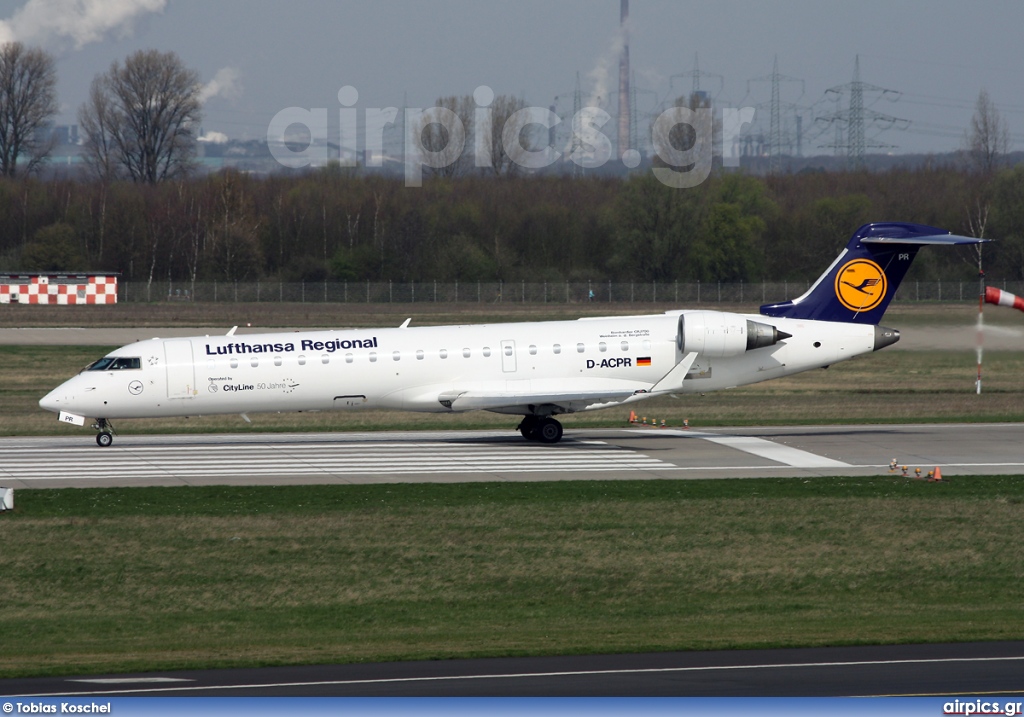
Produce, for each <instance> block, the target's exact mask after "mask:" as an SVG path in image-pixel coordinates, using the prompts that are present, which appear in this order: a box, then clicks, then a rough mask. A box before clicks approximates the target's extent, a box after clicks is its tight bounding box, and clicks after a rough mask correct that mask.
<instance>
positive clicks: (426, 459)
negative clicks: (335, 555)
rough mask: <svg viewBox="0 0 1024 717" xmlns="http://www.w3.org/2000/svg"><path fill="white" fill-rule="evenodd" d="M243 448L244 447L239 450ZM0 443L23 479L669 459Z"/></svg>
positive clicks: (446, 449) (547, 449) (630, 467)
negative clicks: (53, 447)
mask: <svg viewBox="0 0 1024 717" xmlns="http://www.w3.org/2000/svg"><path fill="white" fill-rule="evenodd" d="M240 450H244V451H245V455H244V456H242V455H239V453H238V451H240ZM39 455H40V451H38V450H36V451H6V450H0V466H3V468H2V469H0V475H3V476H5V477H8V478H12V479H16V480H23V481H49V480H66V479H81V480H104V479H115V478H119V477H123V476H124V475H131V476H132V477H133V478H156V479H167V478H177V479H181V480H187V479H190V478H201V477H211V478H230V477H244V476H265V477H266V476H275V477H276V476H311V475H319V476H325V477H343V476H352V475H370V476H403V475H416V474H420V475H427V474H452V475H455V474H464V473H491V474H505V475H507V474H532V473H552V472H560V471H586V472H594V473H607V472H611V471H618V472H626V471H645V470H652V469H660V470H665V469H672V468H674V466H673V465H672V464H670V463H665V462H663V461H661V460H658V459H656V458H651V457H649V456H646V455H643V454H641V453H638V452H636V451H632V450H629V449H624V448H620V447H618V446H609V445H608V444H605V443H602V442H599V441H593V442H589V443H588V445H586V446H560V447H557V448H553V447H551V446H531V445H526V446H519V445H517V446H515V447H514V448H505V447H500V446H480V445H453V444H450V443H442V442H423V443H412V444H404V445H401V446H392V445H390V444H389V445H388V446H387V450H386V451H382V444H380V443H365V442H359V443H334V444H324V443H322V442H318V443H314V444H301V443H288V444H269V445H261V446H251V445H238V444H234V445H230V444H228V445H181V446H145V447H135V446H127V447H122V448H120V449H117V448H115V449H103V450H98V449H95V448H91V447H89V448H82V447H78V448H67V449H63V450H62V452H61V453H59V454H58V455H52V453H51V451H48V450H47V451H45V455H46V460H45V461H41V460H39Z"/></svg>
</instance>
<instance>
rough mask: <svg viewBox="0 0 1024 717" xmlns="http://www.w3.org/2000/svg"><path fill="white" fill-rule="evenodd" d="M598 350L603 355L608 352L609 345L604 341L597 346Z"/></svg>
mask: <svg viewBox="0 0 1024 717" xmlns="http://www.w3.org/2000/svg"><path fill="white" fill-rule="evenodd" d="M597 350H598V351H600V352H601V353H604V352H605V351H607V350H608V344H606V343H605V342H604V341H602V342H601V343H599V344H598V345H597Z"/></svg>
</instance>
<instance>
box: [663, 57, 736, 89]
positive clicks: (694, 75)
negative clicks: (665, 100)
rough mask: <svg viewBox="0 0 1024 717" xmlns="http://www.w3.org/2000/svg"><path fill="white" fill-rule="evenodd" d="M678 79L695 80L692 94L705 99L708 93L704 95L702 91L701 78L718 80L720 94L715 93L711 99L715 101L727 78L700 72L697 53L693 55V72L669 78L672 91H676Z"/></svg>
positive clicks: (681, 73)
mask: <svg viewBox="0 0 1024 717" xmlns="http://www.w3.org/2000/svg"><path fill="white" fill-rule="evenodd" d="M677 77H691V78H693V89H692V90H691V93H692V94H694V95H697V96H700V97H702V98H703V96H706V95H707V91H706V90H705V91H703V93H702V91H701V89H700V78H701V77H708V78H713V79H716V80H718V92H716V93H715V96H714V97H711V98H710V99H712V100H714V99H715V97H718V95H719V94H720V93H721V92H722V90H723V89H724V88H725V77H723V76H722V75H716V74H715V73H713V72H701V71H700V59H699V58H698V57H697V53H696V52H695V53H693V70H691V71H690V72H680V73H678V74H675V75H672V76H671V77H670V78H668V85H669V88H670V90H674V89H675V79H676V78H677Z"/></svg>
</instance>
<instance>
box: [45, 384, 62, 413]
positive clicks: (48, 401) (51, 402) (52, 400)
mask: <svg viewBox="0 0 1024 717" xmlns="http://www.w3.org/2000/svg"><path fill="white" fill-rule="evenodd" d="M59 391H60V389H59V388H55V389H53V390H52V391H50V392H49V393H48V394H46V395H45V396H43V397H42V398H40V399H39V407H40V408H42V409H43V410H44V411H52V412H54V413H60V410H61V400H62V399H63V398H64V397H63V396H62V395H61V394H60V393H58V392H59Z"/></svg>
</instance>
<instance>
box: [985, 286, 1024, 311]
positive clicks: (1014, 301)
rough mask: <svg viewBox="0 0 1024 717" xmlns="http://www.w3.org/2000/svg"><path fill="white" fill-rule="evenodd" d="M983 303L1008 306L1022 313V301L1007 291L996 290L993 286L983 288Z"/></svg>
mask: <svg viewBox="0 0 1024 717" xmlns="http://www.w3.org/2000/svg"><path fill="white" fill-rule="evenodd" d="M985 301H986V303H989V304H995V305H996V306H1010V307H1012V308H1014V309H1017V310H1019V311H1024V299H1022V298H1021V297H1019V296H1017V295H1016V294H1011V293H1010V292H1009V291H1003V290H1002V289H997V288H995V287H994V286H986V287H985Z"/></svg>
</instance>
